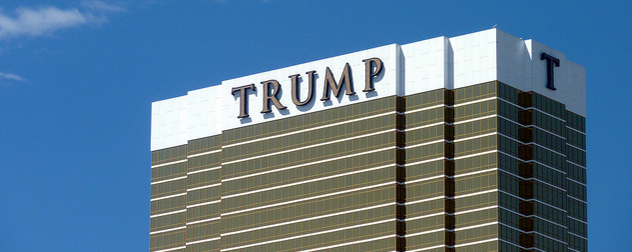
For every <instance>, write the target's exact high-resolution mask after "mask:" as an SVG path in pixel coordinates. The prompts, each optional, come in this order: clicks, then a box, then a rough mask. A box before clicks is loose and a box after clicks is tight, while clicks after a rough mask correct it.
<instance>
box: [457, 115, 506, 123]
mask: <svg viewBox="0 0 632 252" xmlns="http://www.w3.org/2000/svg"><path fill="white" fill-rule="evenodd" d="M494 117H498V114H493V115H486V116H482V117H476V118H472V119H467V120H463V121H455V122H454V123H453V124H454V125H458V124H464V123H469V122H475V121H480V120H484V119H489V118H494Z"/></svg>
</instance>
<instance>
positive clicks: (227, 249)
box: [220, 219, 396, 251]
mask: <svg viewBox="0 0 632 252" xmlns="http://www.w3.org/2000/svg"><path fill="white" fill-rule="evenodd" d="M394 221H396V220H395V219H387V220H381V221H376V222H371V223H364V224H359V225H353V226H349V227H343V228H336V229H331V230H325V231H320V232H316V233H309V234H303V235H297V236H291V237H286V238H281V239H276V240H272V241H265V242H259V243H253V244H248V245H243V246H239V247H232V248H226V249H222V250H220V251H231V250H236V249H243V248H249V247H254V246H261V245H266V244H271V243H277V242H283V241H289V240H294V239H300V238H304V237H310V236H315V235H321V234H327V233H333V232H338V231H344V230H348V229H354V228H359V227H365V226H372V225H377V224H382V223H387V222H394Z"/></svg>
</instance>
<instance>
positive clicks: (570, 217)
mask: <svg viewBox="0 0 632 252" xmlns="http://www.w3.org/2000/svg"><path fill="white" fill-rule="evenodd" d="M566 218H569V219H572V220H574V221H579V222H581V223H584V224H586V225H588V222H586V221H583V220H580V219H577V218H575V217H572V216H568V215H567V216H566Z"/></svg>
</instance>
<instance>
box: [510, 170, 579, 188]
mask: <svg viewBox="0 0 632 252" xmlns="http://www.w3.org/2000/svg"><path fill="white" fill-rule="evenodd" d="M500 171H501V172H504V173H506V174H509V175H510V176H513V177H516V178H518V179H521V180H525V181H537V182H538V183H541V184H544V185H547V186H549V187H553V188H555V189H557V190H560V191H563V192H567V191H568V190H566V189H565V188H562V187H559V186H556V185H554V184H551V183H549V182H546V181H543V180H540V179H538V178H523V177H520V176H519V175H516V174H513V173H511V172H509V171H506V170H502V169H501V170H500Z"/></svg>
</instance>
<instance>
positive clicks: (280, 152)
mask: <svg viewBox="0 0 632 252" xmlns="http://www.w3.org/2000/svg"><path fill="white" fill-rule="evenodd" d="M389 132H395V129H388V130H383V131H379V132H372V133H368V134H364V135H359V136H353V137H348V138H343V139H336V140H333V141H329V142H324V143H317V144H313V145H307V146H302V147H299V148H292V149H289V150H284V151H277V152H273V153H268V154H263V155H259V156H253V157H248V158H243V159H237V160H232V161H228V162H222V165H229V164H234V163H239V162H244V161H248V160H253V159H258V158H264V157H270V156H274V155H279V154H284V153H290V152H294V151H298V150H304V149H309V148H316V147H320V146H324V145H329V144H335V143H340V142H346V141H349V140H354V139H359V138H364V137H369V136H375V135H380V134H385V133H389Z"/></svg>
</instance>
